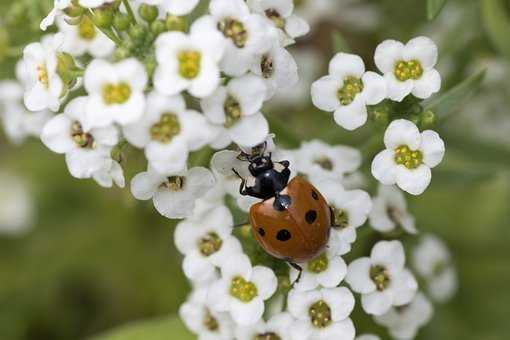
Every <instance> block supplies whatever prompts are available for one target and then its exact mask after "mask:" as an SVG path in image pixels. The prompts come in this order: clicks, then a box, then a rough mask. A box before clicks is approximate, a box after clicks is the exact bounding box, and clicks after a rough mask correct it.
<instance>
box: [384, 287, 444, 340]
mask: <svg viewBox="0 0 510 340" xmlns="http://www.w3.org/2000/svg"><path fill="white" fill-rule="evenodd" d="M433 313H434V309H433V307H432V304H431V303H430V301H429V300H428V299H427V298H426V297H425V295H423V294H422V293H418V294H416V297H415V298H414V299H413V301H411V302H410V303H409V304H407V305H405V306H400V307H393V308H391V309H390V310H389V311H388V312H387V313H386V314H384V315H381V316H376V317H375V318H374V319H375V322H376V323H378V324H379V325H381V326H385V327H387V328H388V330H389V333H390V335H391V336H392V337H393V338H394V339H396V340H412V339H414V338H415V337H416V334H417V333H418V330H419V329H420V328H421V327H423V326H425V325H426V324H427V323H429V322H430V319H431V318H432V315H433Z"/></svg>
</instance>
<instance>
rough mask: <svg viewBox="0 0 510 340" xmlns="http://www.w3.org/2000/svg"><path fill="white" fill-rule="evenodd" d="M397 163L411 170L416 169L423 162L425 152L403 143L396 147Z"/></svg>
mask: <svg viewBox="0 0 510 340" xmlns="http://www.w3.org/2000/svg"><path fill="white" fill-rule="evenodd" d="M395 163H397V164H399V165H403V166H405V167H406V168H408V169H409V170H411V169H416V168H418V167H419V166H420V165H422V164H423V154H422V152H421V151H419V150H416V151H413V150H411V149H410V148H409V147H408V146H407V145H402V146H399V147H398V148H397V149H395Z"/></svg>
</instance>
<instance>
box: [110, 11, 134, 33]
mask: <svg viewBox="0 0 510 340" xmlns="http://www.w3.org/2000/svg"><path fill="white" fill-rule="evenodd" d="M130 23H131V20H130V19H129V17H128V16H127V15H126V14H124V13H121V12H117V13H116V14H115V16H114V18H113V27H115V29H116V30H117V31H125V30H127V29H128V28H129V24H130Z"/></svg>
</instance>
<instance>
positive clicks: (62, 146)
mask: <svg viewBox="0 0 510 340" xmlns="http://www.w3.org/2000/svg"><path fill="white" fill-rule="evenodd" d="M86 102H87V97H78V98H76V99H73V100H72V101H71V102H69V104H67V106H66V108H65V111H64V113H63V114H59V115H57V116H55V117H53V118H52V119H51V120H50V121H49V122H48V123H47V124H46V125H45V126H44V129H43V131H42V133H41V140H42V142H43V143H44V144H45V145H46V146H47V147H48V148H49V149H50V150H52V151H53V152H56V153H60V154H65V155H66V163H67V167H68V168H69V172H70V173H71V175H72V176H74V177H76V178H90V177H92V175H93V174H94V173H96V172H97V171H99V170H101V169H102V168H103V166H104V164H105V161H107V160H108V159H110V157H111V156H110V153H111V150H112V148H113V146H115V145H116V144H117V142H118V139H119V134H118V130H117V129H116V128H115V127H113V126H109V127H104V128H92V129H86V128H85V127H84V118H85V104H86Z"/></svg>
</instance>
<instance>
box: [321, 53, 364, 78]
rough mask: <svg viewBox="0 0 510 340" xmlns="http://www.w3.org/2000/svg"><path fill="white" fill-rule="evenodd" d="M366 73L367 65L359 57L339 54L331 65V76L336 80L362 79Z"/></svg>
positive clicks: (332, 60)
mask: <svg viewBox="0 0 510 340" xmlns="http://www.w3.org/2000/svg"><path fill="white" fill-rule="evenodd" d="M363 73H365V63H364V62H363V59H361V58H360V57H359V56H358V55H355V54H350V53H337V54H336V55H335V56H334V57H333V59H331V61H330V63H329V75H330V76H332V77H334V78H336V79H342V80H343V79H345V78H346V77H355V78H358V79H360V78H361V77H362V76H363Z"/></svg>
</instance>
